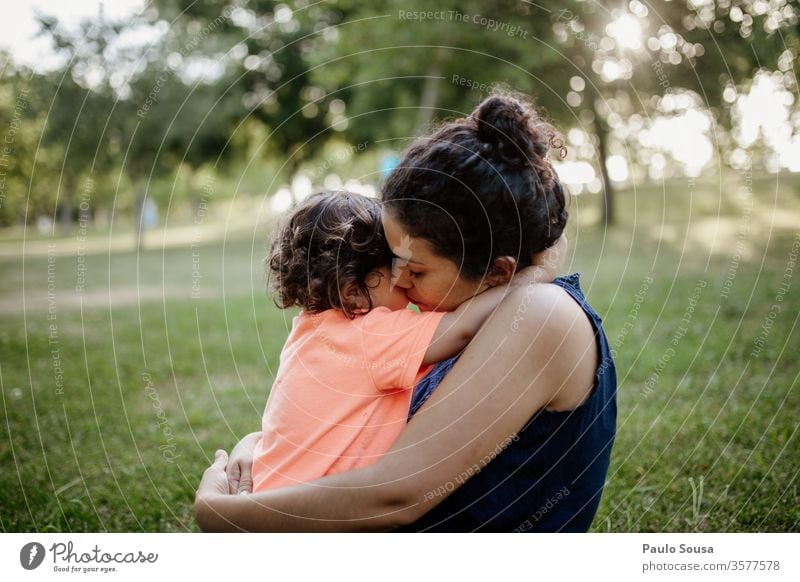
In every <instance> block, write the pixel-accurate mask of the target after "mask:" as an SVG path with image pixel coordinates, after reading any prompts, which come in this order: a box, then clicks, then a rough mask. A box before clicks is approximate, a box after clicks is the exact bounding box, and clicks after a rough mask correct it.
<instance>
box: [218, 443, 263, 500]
mask: <svg viewBox="0 0 800 582" xmlns="http://www.w3.org/2000/svg"><path fill="white" fill-rule="evenodd" d="M260 438H261V433H260V432H254V433H250V434H249V435H247V436H246V437H244V438H243V439H242V440H241V441H239V443H238V444H237V445H236V446H235V447H233V450H232V451H231V456H230V459H228V466H227V467H226V469H225V471H226V473H227V474H228V487H229V488H230V492H231V493H233V494H234V495H236V494H239V493H252V492H253V474H252V467H253V451H254V450H255V448H256V444H257V443H258V440H259V439H260Z"/></svg>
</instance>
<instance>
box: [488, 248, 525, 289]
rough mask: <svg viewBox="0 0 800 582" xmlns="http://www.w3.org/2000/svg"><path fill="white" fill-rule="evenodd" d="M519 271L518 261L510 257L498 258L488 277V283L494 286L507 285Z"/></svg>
mask: <svg viewBox="0 0 800 582" xmlns="http://www.w3.org/2000/svg"><path fill="white" fill-rule="evenodd" d="M516 270H517V259H515V258H514V257H510V256H503V257H497V258H496V259H495V260H494V262H493V263H492V268H491V269H489V273H488V274H487V275H486V282H487V283H488V284H489V285H490V286H492V287H497V286H499V285H506V284H507V283H508V282H509V281H511V279H512V278H513V277H514V272H515V271H516Z"/></svg>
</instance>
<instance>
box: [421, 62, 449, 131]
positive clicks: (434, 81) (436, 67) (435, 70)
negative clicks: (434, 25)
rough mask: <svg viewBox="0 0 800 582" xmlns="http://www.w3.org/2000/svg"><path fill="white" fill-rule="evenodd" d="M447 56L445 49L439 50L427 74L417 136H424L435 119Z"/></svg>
mask: <svg viewBox="0 0 800 582" xmlns="http://www.w3.org/2000/svg"><path fill="white" fill-rule="evenodd" d="M444 61H445V54H444V51H443V49H437V50H436V53H435V54H434V56H433V60H431V63H430V65H429V66H428V70H427V71H426V72H425V86H424V87H423V88H422V99H421V100H420V104H419V107H420V108H419V115H418V117H417V129H416V132H415V134H416V135H422V134H423V133H424V132H425V131H426V130H427V128H428V125H430V122H431V120H432V119H433V111H434V109H435V108H436V105H437V103H438V102H439V92H440V90H441V87H442V71H443V70H444Z"/></svg>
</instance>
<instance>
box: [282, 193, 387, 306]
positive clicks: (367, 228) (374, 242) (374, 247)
mask: <svg viewBox="0 0 800 582" xmlns="http://www.w3.org/2000/svg"><path fill="white" fill-rule="evenodd" d="M391 260H392V255H391V251H390V250H389V246H388V244H387V243H386V239H385V237H384V234H383V226H382V225H381V208H380V204H379V203H378V202H377V201H375V200H372V199H370V198H367V197H365V196H361V195H359V194H352V193H349V192H319V193H317V194H314V195H312V196H310V197H309V198H308V199H307V200H305V201H304V202H303V203H302V204H300V205H299V206H298V207H297V208H296V209H295V211H294V212H293V213H292V215H291V216H290V217H289V219H288V221H287V222H286V223H285V224H284V225H283V226H282V227H280V228H279V229H278V231H277V232H276V234H275V237H274V239H273V241H272V246H271V248H270V252H269V256H268V257H267V259H266V264H267V268H268V276H269V281H270V287H271V288H272V290H273V291H274V292H275V295H276V297H275V303H276V305H277V306H278V307H281V308H284V309H285V308H288V307H301V308H303V309H305V310H306V311H308V312H309V313H320V312H322V311H325V310H328V309H340V310H342V311H343V312H344V313H345V315H347V317H349V318H351V319H352V318H354V317H356V315H358V309H357V305H356V304H355V303H356V302H355V301H352V300H351V301H346V300H345V297H344V294H343V291H344V290H345V289H346V288H347V287H348V286H350V285H353V284H355V285H356V286H357V289H358V290H359V292H360V293H361V295H362V296H363V297H364V298H366V300H367V302H368V305H369V309H372V301H371V299H370V295H369V288H368V287H367V283H366V278H367V275H368V274H369V273H370V272H372V271H374V270H375V269H377V268H379V267H384V266H389V265H391Z"/></svg>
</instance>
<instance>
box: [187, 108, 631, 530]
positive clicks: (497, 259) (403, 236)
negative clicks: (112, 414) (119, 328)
mask: <svg viewBox="0 0 800 582" xmlns="http://www.w3.org/2000/svg"><path fill="white" fill-rule="evenodd" d="M553 136H554V132H553V131H552V128H551V127H550V126H549V125H547V124H546V123H544V122H543V121H541V120H540V119H539V118H538V117H537V115H536V113H535V111H534V110H533V108H532V107H530V106H529V105H528V104H526V103H525V102H524V101H522V100H521V99H518V98H514V97H509V96H500V95H495V96H492V97H490V98H488V99H487V100H485V101H484V102H483V103H481V104H480V105H479V106H478V108H477V109H476V110H475V111H474V112H473V113H472V115H470V116H469V117H467V118H465V119H459V120H456V121H453V122H449V123H447V124H445V125H443V126H442V127H441V128H440V129H439V130H437V131H436V132H434V133H433V134H432V135H431V136H429V137H428V138H424V139H420V140H418V141H417V142H416V143H415V144H414V145H412V146H411V147H410V148H409V149H408V151H407V152H406V153H405V156H404V158H403V160H402V161H401V163H400V164H399V166H398V168H397V169H396V170H395V171H394V172H393V174H392V175H391V176H390V178H389V179H388V180H387V183H386V185H385V187H384V189H383V201H384V213H383V222H384V230H385V232H386V236H387V238H388V240H389V243H390V245H391V247H392V250H393V252H394V253H395V254H396V255H397V257H398V260H397V261H396V263H397V265H396V266H397V274H398V279H397V283H396V284H397V285H400V286H401V287H403V288H404V289H406V294H407V296H408V298H409V300H410V301H412V302H413V303H415V304H417V305H418V306H419V307H420V309H423V310H426V309H437V310H452V309H454V308H455V307H457V306H458V305H459V304H460V303H461V302H463V301H465V300H466V299H469V298H470V297H472V296H474V295H475V294H477V293H480V292H482V291H484V290H485V289H487V288H488V287H490V286H495V285H502V284H505V283H507V282H508V281H509V280H510V279H511V278H512V277H513V276H514V272H515V271H516V270H517V269H518V268H522V267H525V266H528V265H530V264H531V263H532V262H533V261H534V260H535V258H536V256H537V255H540V254H541V253H542V252H543V251H545V250H546V249H548V248H550V247H552V246H553V245H554V244H555V243H556V242H557V241H559V239H560V238H561V236H562V233H563V230H564V227H565V224H566V220H567V212H566V203H565V197H564V193H563V190H562V187H561V184H560V183H559V181H558V177H557V176H556V174H555V172H554V171H553V169H552V167H551V165H550V163H549V161H548V160H547V152H548V150H549V147H550V146H551V145H553V143H554V137H553ZM409 416H410V418H409V423H408V425H407V427H406V429H405V430H404V431H403V433H402V434H401V436H400V438H399V439H398V440H397V442H396V443H395V444H394V446H393V447H392V449H391V450H390V451H389V452H388V453H387V454H386V455H385V456H384V457H382V458H381V459H380V460H378V461H377V462H376V463H375V464H373V465H370V466H368V467H365V468H362V469H358V470H355V471H350V472H347V473H339V474H336V475H331V476H328V477H325V478H323V479H319V480H317V481H315V482H312V483H306V484H301V485H297V486H293V487H287V488H283V489H275V490H270V491H265V492H259V493H256V494H251V495H229V494H228V492H229V491H234V492H236V491H247V490H248V489H249V488H250V487H251V484H250V483H249V475H248V473H247V471H248V469H249V464H250V460H251V458H252V446H253V442H254V439H255V438H257V434H258V433H254V435H249V436H248V437H246V438H245V439H244V440H243V441H242V442H241V443H240V444H239V445H237V447H236V449H234V452H233V453H232V456H231V459H230V462H229V461H228V459H227V456H226V455H225V453H224V451H218V452H217V458H216V460H215V462H214V464H213V465H212V466H211V467H210V468H209V469H208V470H207V471H206V473H205V474H204V476H203V480H202V482H201V484H200V487H199V488H198V492H197V497H196V503H195V509H196V513H197V519H198V523H199V525H200V527H201V528H202V529H204V530H208V531H238V530H248V531H354V530H373V531H381V530H394V529H398V528H399V529H402V530H405V531H586V530H587V529H588V528H589V526H590V524H591V520H592V518H593V517H594V514H595V512H596V510H597V505H598V503H599V499H600V494H601V492H602V489H603V484H604V481H605V476H606V473H607V470H608V463H609V457H610V452H611V446H612V443H613V440H614V434H615V424H616V375H615V370H614V363H613V360H612V359H611V353H610V349H609V346H608V342H607V340H606V337H605V333H604V332H603V329H602V326H601V320H600V318H599V317H598V316H597V314H596V313H595V312H594V311H593V310H592V309H591V307H589V306H588V304H586V301H585V299H584V297H583V294H582V292H581V290H580V287H579V283H578V277H577V275H572V276H570V277H565V278H559V279H556V281H555V282H554V283H553V284H530V285H527V286H522V287H520V288H518V289H516V290H514V291H511V292H510V293H509V295H508V296H507V298H506V299H505V300H504V301H503V303H502V304H501V305H500V307H499V308H498V309H497V311H496V312H495V313H494V315H493V316H492V317H491V318H490V319H489V320H488V321H487V323H486V325H485V326H484V328H483V329H482V330H481V331H480V332H479V334H478V335H477V336H476V337H475V338H474V339H473V340H472V342H471V343H470V344H469V346H468V347H467V348H466V350H465V351H464V352H463V353H462V354H461V356H460V357H457V358H453V359H451V360H448V361H446V362H442V363H440V364H439V365H437V367H436V369H434V370H433V371H432V372H431V373H430V374H429V375H428V376H426V377H425V378H424V379H423V380H422V381H421V382H420V384H419V385H418V386H417V388H416V389H415V391H414V395H413V397H412V405H411V411H410V415H409ZM226 468H227V470H226Z"/></svg>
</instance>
